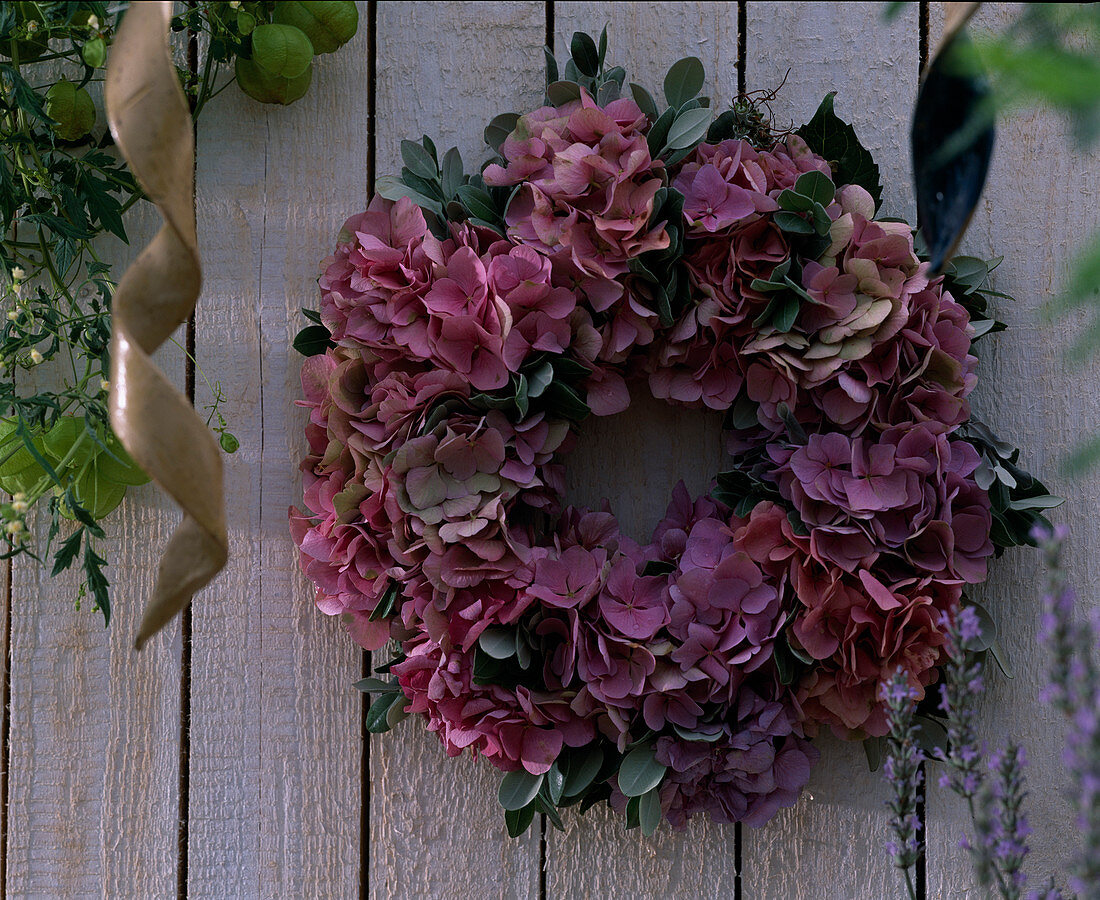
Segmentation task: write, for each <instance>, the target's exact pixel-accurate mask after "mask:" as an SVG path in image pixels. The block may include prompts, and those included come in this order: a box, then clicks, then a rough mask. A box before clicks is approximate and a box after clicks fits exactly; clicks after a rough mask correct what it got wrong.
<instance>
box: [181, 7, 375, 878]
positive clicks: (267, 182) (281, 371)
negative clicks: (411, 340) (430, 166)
mask: <svg viewBox="0 0 1100 900" xmlns="http://www.w3.org/2000/svg"><path fill="white" fill-rule="evenodd" d="M362 6H363V8H362V10H361V22H360V29H359V33H358V34H357V36H356V37H355V38H354V39H353V41H352V42H351V43H350V44H348V45H347V46H345V47H343V48H342V49H341V50H340V52H339V53H337V54H336V55H332V56H322V57H319V58H318V59H317V60H316V61H315V62H314V67H315V71H314V74H313V83H312V85H311V87H310V90H309V94H308V95H307V97H306V98H305V99H304V100H302V101H301V102H299V103H297V104H295V105H294V106H292V107H289V108H285V109H284V108H281V107H265V106H261V105H260V104H258V103H255V102H254V101H252V100H250V99H248V98H246V97H244V96H243V95H242V94H240V93H239V92H238V91H236V90H235V89H234V90H233V91H230V92H227V93H226V94H225V95H223V97H221V98H219V100H217V101H215V105H214V106H213V107H212V108H210V109H208V110H207V112H206V114H205V116H204V119H203V121H202V123H201V126H200V133H199V144H198V178H197V193H198V206H199V234H200V242H201V245H202V252H203V259H204V263H205V268H206V272H207V282H206V290H205V292H204V296H203V299H202V300H200V302H199V307H198V313H197V317H196V318H197V339H196V344H197V354H196V355H197V357H198V364H199V366H200V367H201V369H202V370H204V371H205V372H208V373H210V375H211V377H212V378H217V379H218V380H219V381H220V383H221V388H222V390H223V391H224V394H225V396H226V398H227V402H226V404H225V406H224V407H223V410H222V411H223V413H224V415H225V417H226V419H228V420H229V423H230V427H231V429H232V430H233V431H234V432H235V433H236V434H237V435H238V436H239V437H240V440H241V448H240V450H239V451H238V452H237V453H236V454H234V455H232V456H229V457H227V458H226V463H227V466H226V485H227V493H228V497H227V508H228V519H229V533H230V547H231V548H232V555H231V560H230V564H229V566H228V567H227V569H226V571H225V572H224V573H223V574H222V575H221V576H220V577H219V578H218V579H217V580H216V581H215V582H214V583H213V584H212V585H211V586H210V587H209V588H208V589H207V590H205V591H203V593H202V594H201V595H200V596H198V597H197V598H196V600H195V606H194V628H193V632H192V665H191V679H192V680H191V683H192V704H191V767H190V818H189V832H190V850H189V870H188V889H189V891H188V895H189V896H190V897H192V898H200V897H241V898H250V897H274V896H286V897H326V898H339V897H356V896H358V885H359V877H360V809H361V803H362V797H363V792H362V779H361V773H360V764H359V760H360V749H361V741H360V737H359V710H360V700H359V694H358V692H356V691H355V690H353V689H352V686H351V685H352V683H353V682H354V681H355V679H356V678H357V677H358V674H359V665H360V654H359V651H358V649H357V648H356V647H355V646H354V645H353V644H352V643H351V641H350V640H349V639H348V638H347V636H346V635H345V634H343V633H342V630H341V629H340V628H339V626H338V624H337V623H336V622H334V621H332V620H330V619H326V618H325V617H324V616H323V615H321V614H320V613H319V612H318V611H317V610H316V608H315V607H314V605H313V591H312V589H311V588H310V587H309V586H308V585H307V584H306V582H305V579H304V578H303V577H302V576H301V575H300V573H299V572H298V568H297V565H296V551H295V549H294V546H293V543H292V542H291V540H290V536H289V533H288V530H287V509H288V507H289V506H290V505H291V504H292V503H297V502H300V496H301V493H300V492H301V485H300V480H299V479H298V478H296V477H295V474H296V472H297V466H298V462H299V461H300V459H301V457H302V455H303V454H304V452H305V441H304V434H303V428H304V424H305V419H304V416H302V415H301V414H300V411H299V410H298V409H297V408H296V407H295V405H294V401H295V400H296V399H297V398H298V397H299V396H300V395H301V387H300V384H299V380H298V375H299V368H300V358H299V357H298V356H297V354H295V353H294V352H293V351H292V350H291V347H290V343H291V341H292V340H293V336H294V334H295V333H296V332H297V331H298V329H299V328H300V327H301V326H302V324H303V322H304V320H303V319H302V316H301V313H300V309H301V307H303V306H308V307H311V308H316V292H317V287H316V277H317V268H318V263H319V261H320V260H321V259H323V258H324V257H325V256H326V255H327V254H329V253H330V252H331V248H332V244H333V241H334V237H335V234H336V232H337V231H338V230H339V228H340V226H341V225H342V224H343V221H344V218H345V216H346V214H347V213H348V212H350V211H351V210H349V208H348V206H349V204H351V205H353V206H354V207H356V208H358V207H359V205H360V204H361V203H362V202H363V201H364V199H365V195H366V190H365V184H366V172H367V151H368V148H367V140H366V135H367V120H368V113H369V110H368V108H367V104H366V79H367V47H368V41H369V36H368V29H367V16H366V4H363V5H362ZM197 381H198V383H197V385H196V405H197V406H199V407H202V406H203V405H205V404H207V403H209V402H210V388H209V387H208V386H207V385H205V384H204V383H203V380H202V378H201V377H200V378H199V379H197Z"/></svg>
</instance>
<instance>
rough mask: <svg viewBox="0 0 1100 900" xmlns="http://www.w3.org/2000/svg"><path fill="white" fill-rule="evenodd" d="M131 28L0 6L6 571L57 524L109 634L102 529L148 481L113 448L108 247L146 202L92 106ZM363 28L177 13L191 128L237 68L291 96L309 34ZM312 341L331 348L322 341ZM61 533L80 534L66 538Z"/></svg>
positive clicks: (216, 400) (218, 7)
mask: <svg viewBox="0 0 1100 900" xmlns="http://www.w3.org/2000/svg"><path fill="white" fill-rule="evenodd" d="M298 6H308V7H309V9H308V11H307V12H308V14H309V17H310V21H309V22H305V21H304V20H303V21H302V22H301V23H296V22H295V21H293V20H294V17H295V16H298V17H299V18H301V15H302V14H303V12H302V10H298V9H296V8H295V9H290V8H289V7H298ZM277 7H278V9H277ZM124 13H125V4H122V5H108V4H107V3H96V2H74V3H5V4H0V143H2V150H0V231H2V240H0V304H2V305H3V307H4V315H3V316H2V317H0V490H3V491H5V492H7V493H8V494H10V495H11V498H12V499H11V500H10V501H8V502H6V503H2V504H0V524H2V525H3V528H4V531H3V538H4V541H5V545H6V546H4V552H3V553H2V554H0V555H3V556H5V557H8V556H12V555H15V554H19V553H22V554H27V555H30V556H34V553H35V550H33V549H32V546H33V542H31V541H29V540H28V539H27V537H28V534H29V528H28V516H29V515H30V513H31V511H32V510H33V509H35V508H37V509H39V510H40V516H39V521H41V522H43V523H45V522H48V523H49V525H48V532H47V540H46V542H45V543H46V555H47V557H48V556H49V554H50V553H51V552H52V554H53V556H52V564H51V572H52V574H55V575H56V574H59V573H61V572H63V571H66V570H68V569H71V568H74V567H76V566H77V563H78V562H79V563H80V570H81V572H82V575H83V579H84V583H83V584H82V586H81V587H80V594H79V597H78V599H77V603H78V605H79V603H80V601H81V599H83V598H84V597H91V598H92V600H93V602H94V605H95V607H97V608H98V609H100V610H101V611H102V612H103V615H104V618H105V619H106V618H107V617H108V616H109V613H110V606H109V598H108V580H107V576H106V569H107V561H106V559H105V557H104V556H103V555H101V550H100V549H97V542H99V543H100V544H101V543H102V542H103V540H104V531H103V528H102V527H101V525H100V522H101V520H103V519H104V518H106V517H107V516H109V515H110V514H111V512H112V511H113V510H114V509H115V508H116V507H117V506H118V504H119V503H120V502H121V501H122V499H123V497H124V495H125V493H126V490H127V489H128V488H129V487H132V486H135V485H140V484H143V483H144V482H145V481H147V478H146V477H145V475H144V473H143V472H141V470H140V469H139V468H138V467H137V465H136V464H135V463H134V461H133V460H132V459H130V457H129V456H128V455H127V454H126V452H125V451H124V450H123V448H122V445H121V444H120V443H119V442H118V440H117V438H115V436H114V435H113V434H112V433H111V429H110V425H109V423H108V420H107V405H106V401H107V389H108V382H107V379H108V378H109V372H110V359H109V344H110V331H111V330H110V309H111V298H112V295H113V292H114V286H115V281H114V279H113V278H112V269H111V265H110V264H109V262H107V261H106V260H107V259H109V258H110V254H111V253H113V252H117V246H118V245H117V244H115V245H113V246H112V239H117V240H118V241H121V242H124V243H128V242H129V235H128V234H127V230H126V213H127V212H128V211H129V210H130V209H131V208H132V207H133V206H134V205H135V204H137V203H138V202H140V201H141V200H142V199H143V196H142V193H141V190H140V188H139V187H138V185H137V184H136V182H135V181H134V179H133V177H132V176H131V175H130V173H129V171H128V170H127V169H126V167H125V165H124V163H123V162H122V160H121V159H120V158H119V157H118V155H117V154H116V153H114V152H113V150H112V147H111V136H110V134H109V133H108V132H107V129H106V127H105V125H104V123H103V117H102V116H99V115H97V110H96V106H95V102H94V101H93V99H92V95H93V93H94V91H92V90H90V85H93V84H96V83H98V82H102V80H103V78H104V71H103V66H104V65H105V63H106V60H107V57H108V50H109V48H110V45H111V44H112V42H113V40H114V37H115V34H116V31H117V28H118V24H119V21H120V19H121V17H122V15H124ZM276 13H278V18H279V20H280V21H278V22H275V23H273V17H274V16H275V15H276ZM349 17H350V18H349ZM355 22H357V13H356V12H355V4H354V3H323V4H320V3H319V4H287V3H284V4H275V3H271V2H265V3H259V2H252V3H240V4H237V5H236V6H232V5H230V4H228V3H196V4H192V5H189V6H187V7H186V8H183V9H181V12H180V14H179V15H177V16H176V17H175V18H174V19H173V20H172V29H173V31H175V32H177V33H180V34H181V38H182V37H183V33H184V32H185V31H187V30H190V31H191V32H192V33H195V34H199V35H202V36H203V38H204V40H202V41H200V46H201V47H203V48H204V53H203V55H202V56H200V59H199V65H198V67H197V69H196V71H195V72H187V71H181V72H180V77H181V79H182V82H183V87H184V90H185V92H186V94H187V95H188V98H189V100H190V102H191V106H192V110H193V114H194V115H195V116H196V117H198V115H199V113H200V112H201V110H202V109H203V107H204V106H205V104H206V103H207V102H208V101H209V100H211V99H212V98H213V97H214V96H216V95H217V94H218V93H219V92H220V91H222V90H224V89H225V88H226V87H227V86H228V85H230V84H232V83H233V79H232V78H229V79H225V78H224V77H219V73H220V72H221V70H222V68H223V67H224V66H227V65H229V64H230V63H232V62H234V60H237V59H243V60H244V61H245V62H246V63H247V64H248V66H252V67H253V68H263V67H266V68H263V71H261V72H259V74H258V75H256V73H254V72H253V73H251V74H253V75H256V78H258V79H259V80H258V81H257V82H256V83H260V82H264V79H268V80H270V79H271V78H275V77H277V78H283V79H286V80H289V81H292V82H294V83H295V85H296V86H295V91H297V89H298V87H300V84H299V83H298V81H295V79H299V80H300V79H301V78H303V77H304V76H308V72H309V69H310V65H311V62H310V61H311V59H312V57H313V52H314V47H313V46H312V44H311V40H312V38H311V37H310V34H313V33H314V31H311V30H310V29H324V28H327V29H328V31H329V32H331V33H332V35H334V37H332V40H336V39H337V38H340V40H341V42H342V41H343V40H346V39H347V38H348V37H350V36H351V34H353V33H354V27H351V26H352V25H353V24H354V23H355ZM349 23H351V24H349ZM303 25H305V26H306V27H302V26H303ZM318 33H319V32H318ZM318 40H319V41H322V42H323V38H318ZM330 43H331V41H330ZM326 46H328V44H326ZM254 80H255V79H254ZM264 83H266V82H264ZM243 86H244V85H242V87H243ZM268 86H269V87H270V85H268ZM291 93H293V92H284V94H283V97H282V99H283V100H284V101H285V100H288V99H291ZM319 324H320V323H318V325H319ZM321 330H322V331H324V329H323V328H322V329H321ZM309 337H312V338H313V339H314V340H315V341H316V340H320V339H322V337H323V339H324V341H325V342H326V343H327V341H328V333H327V332H324V335H323V336H322V335H321V334H318V333H317V332H313V333H312V334H311V335H310V336H309ZM40 367H45V369H46V370H47V371H48V372H49V374H48V376H46V377H40V376H39V374H38V373H39V371H41V369H40ZM199 371H200V372H201V370H199ZM202 377H203V379H204V380H206V382H207V384H208V385H209V386H210V390H211V393H212V395H213V401H212V402H211V403H210V404H209V405H208V406H207V407H206V409H207V410H209V417H208V424H209V425H211V427H212V429H213V430H214V432H215V433H216V434H217V435H218V441H219V444H220V445H221V447H222V449H223V450H225V452H227V453H232V452H234V451H235V450H236V449H237V448H238V446H239V442H238V440H237V438H236V437H235V436H234V435H232V434H231V433H230V432H229V431H228V430H227V426H226V422H225V419H224V418H223V417H222V415H221V414H220V412H219V407H220V405H221V404H222V402H223V401H224V398H223V396H222V393H221V388H220V385H219V384H218V383H217V382H214V383H213V384H210V382H209V379H206V376H205V374H203V376H202ZM64 520H69V521H71V522H73V523H75V530H72V531H71V532H69V531H68V530H66V533H65V534H64V535H63V534H62V524H63V522H64ZM72 527H73V526H68V528H72ZM0 546H2V545H0ZM35 558H36V559H37V557H35Z"/></svg>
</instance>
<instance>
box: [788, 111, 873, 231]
mask: <svg viewBox="0 0 1100 900" xmlns="http://www.w3.org/2000/svg"><path fill="white" fill-rule="evenodd" d="M835 96H836V92H835V91H833V92H830V93H828V94H826V95H825V99H824V100H822V101H821V105H820V106H819V107H818V108H817V112H815V113H814V117H813V118H812V119H810V121H809V122H807V123H806V124H805V125H803V126H802V127H801V128H799V129H798V131H797V134H798V135H799V137H801V138H802V139H803V140H804V141H805V142H806V143H807V144H808V145H809V147H810V149H811V150H813V151H814V152H815V153H818V154H820V155H821V156H824V157H825V158H826V159H827V160H828V161H829V164H830V165H831V166H832V167H833V174H834V175H835V176H836V177H835V178H834V179H833V181H834V182H835V183H836V184H858V185H860V186H861V187H863V188H865V189H866V191H867V193H869V194H870V195H871V197H872V199H873V200H874V201H875V208H876V209H878V206H879V204H880V203H881V202H882V182H881V180H880V178H879V171H878V165H876V163H875V160H874V158H873V157H872V156H871V154H870V153H869V152H868V151H867V150H866V149H865V148H864V146H863V145H862V144H861V143H860V142H859V138H858V137H856V132H855V129H854V128H853V127H852V126H851V125H849V124H848V123H847V122H845V121H843V120H842V119H841V118H840V117H839V116H837V114H836V113H835V112H834V111H833V98H834V97H835Z"/></svg>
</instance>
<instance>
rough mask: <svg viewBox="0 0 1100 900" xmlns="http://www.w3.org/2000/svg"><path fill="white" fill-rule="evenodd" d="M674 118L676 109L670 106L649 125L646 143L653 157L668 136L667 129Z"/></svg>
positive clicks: (658, 152)
mask: <svg viewBox="0 0 1100 900" xmlns="http://www.w3.org/2000/svg"><path fill="white" fill-rule="evenodd" d="M675 118H676V110H674V109H672V108H671V107H670V108H668V109H666V110H665V111H664V112H663V113H661V115H660V116H659V117H658V118H657V120H656V121H655V122H654V123H653V124H652V125H651V126H650V128H649V133H648V134H647V135H646V143H647V144H648V145H649V154H650V156H652V157H653V158H654V159H656V158H657V156H659V155H660V153H661V151H662V150H663V148H664V146H665V139H666V138H667V137H668V131H669V129H670V128H671V127H672V122H673V120H674V119H675Z"/></svg>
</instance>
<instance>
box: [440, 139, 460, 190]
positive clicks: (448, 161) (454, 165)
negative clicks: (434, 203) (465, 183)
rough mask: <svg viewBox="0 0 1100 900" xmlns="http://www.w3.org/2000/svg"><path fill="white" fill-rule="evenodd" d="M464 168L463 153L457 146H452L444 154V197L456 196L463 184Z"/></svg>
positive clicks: (442, 181) (441, 181) (442, 179)
mask: <svg viewBox="0 0 1100 900" xmlns="http://www.w3.org/2000/svg"><path fill="white" fill-rule="evenodd" d="M464 174H465V173H464V172H463V169H462V154H461V153H459V152H458V148H457V147H452V148H451V149H450V150H448V151H447V152H446V153H445V154H443V174H442V178H441V179H440V184H441V186H442V188H443V197H444V199H446V200H451V199H453V198H454V196H455V193H456V192H457V191H458V189H459V188H460V187H461V186H462V179H463V177H464Z"/></svg>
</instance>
